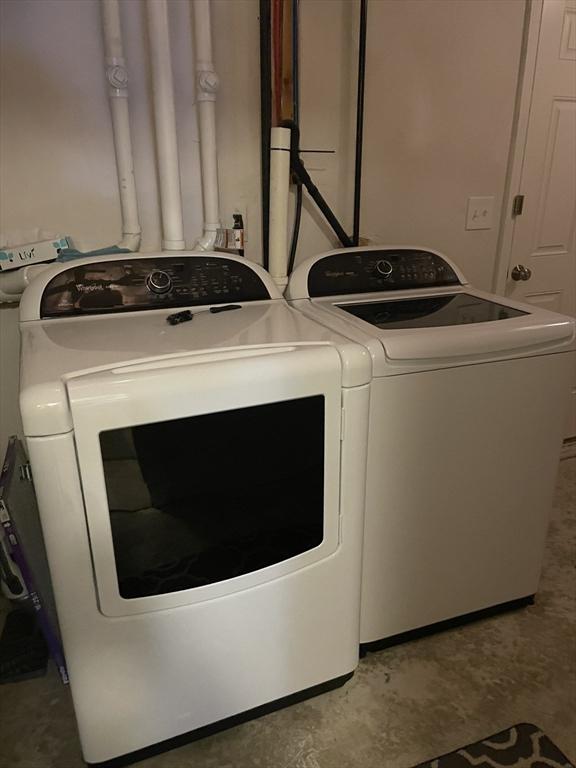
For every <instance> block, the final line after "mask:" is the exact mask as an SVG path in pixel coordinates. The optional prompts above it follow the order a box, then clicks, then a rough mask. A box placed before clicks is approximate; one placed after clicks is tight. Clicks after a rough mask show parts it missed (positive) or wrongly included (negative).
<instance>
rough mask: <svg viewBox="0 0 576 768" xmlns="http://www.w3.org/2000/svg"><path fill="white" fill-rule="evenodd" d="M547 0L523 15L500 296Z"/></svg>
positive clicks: (498, 274) (531, 2) (496, 283)
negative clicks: (543, 14)
mask: <svg viewBox="0 0 576 768" xmlns="http://www.w3.org/2000/svg"><path fill="white" fill-rule="evenodd" d="M543 10H544V0H527V2H526V11H525V16H524V34H523V40H522V51H521V54H520V67H519V72H518V86H517V90H516V104H515V108H514V121H513V124H512V136H511V140H510V152H509V156H508V170H507V173H506V185H505V189H504V198H503V200H504V201H503V204H502V215H501V217H500V232H499V236H498V248H497V252H496V264H495V268H494V278H493V284H492V289H493V291H494V293H497V294H499V295H500V296H505V295H506V282H507V279H508V268H509V265H510V256H511V253H512V245H513V242H514V227H515V223H516V221H515V218H514V216H512V205H513V202H514V198H515V197H516V195H518V194H520V193H521V189H520V185H521V181H522V172H523V170H524V157H525V151H526V139H527V136H528V126H529V123H530V111H531V107H532V95H533V91H534V81H535V78H536V66H537V63H538V43H539V39H540V27H541V23H542V13H543Z"/></svg>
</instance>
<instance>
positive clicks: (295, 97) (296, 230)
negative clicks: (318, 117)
mask: <svg viewBox="0 0 576 768" xmlns="http://www.w3.org/2000/svg"><path fill="white" fill-rule="evenodd" d="M298 6H299V0H292V120H293V122H294V126H295V128H294V129H293V130H297V126H299V119H300V67H299V63H300V62H299V58H300V55H299V54H300V45H299V32H300V30H299V23H298V22H299V19H298ZM296 136H297V137H298V139H299V137H300V133H299V131H298V133H297V134H294V133H293V134H292V135H291V137H290V151H291V152H292V153H293V152H298V151H299V147H298V146H295V147H294V146H292V141H293V139H294V138H295V137H296ZM302 202H303V195H302V184H300V183H299V182H297V183H296V204H295V208H294V226H293V227H292V240H291V242H290V253H289V256H288V274H289V275H291V274H292V270H293V269H294V262H295V261H296V249H297V248H298V237H299V235H300V222H301V220H302Z"/></svg>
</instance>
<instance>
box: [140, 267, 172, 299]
mask: <svg viewBox="0 0 576 768" xmlns="http://www.w3.org/2000/svg"><path fill="white" fill-rule="evenodd" d="M146 287H147V288H148V290H149V291H152V293H168V291H169V290H170V289H171V288H172V279H171V278H170V275H169V274H168V273H167V272H163V271H162V270H161V269H155V270H154V271H153V272H150V274H149V275H148V276H147V277H146Z"/></svg>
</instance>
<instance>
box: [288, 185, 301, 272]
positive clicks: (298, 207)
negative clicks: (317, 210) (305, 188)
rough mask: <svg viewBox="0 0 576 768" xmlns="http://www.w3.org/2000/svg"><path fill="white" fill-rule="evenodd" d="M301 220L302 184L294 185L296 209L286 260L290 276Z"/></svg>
mask: <svg viewBox="0 0 576 768" xmlns="http://www.w3.org/2000/svg"><path fill="white" fill-rule="evenodd" d="M301 219H302V184H301V183H300V182H297V183H296V207H295V209H294V226H293V228H292V242H291V244H290V256H289V258H288V274H289V275H291V274H292V271H293V269H294V262H295V260H296V248H297V247H298V235H299V234H300V221H301Z"/></svg>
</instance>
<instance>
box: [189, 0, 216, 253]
mask: <svg viewBox="0 0 576 768" xmlns="http://www.w3.org/2000/svg"><path fill="white" fill-rule="evenodd" d="M192 7H193V9H194V48H195V51H196V78H197V82H196V100H197V102H198V129H199V133H200V164H201V170H202V200H203V203H204V234H203V235H202V237H201V238H200V239H199V240H198V242H197V244H196V246H197V247H198V248H200V249H201V250H207V251H209V250H212V249H213V247H214V242H215V240H216V232H217V230H218V228H219V227H220V209H219V201H218V162H217V156H216V93H217V92H218V87H219V80H218V75H217V74H216V72H215V71H214V63H213V60H212V30H211V23H210V1H209V0H193V3H192Z"/></svg>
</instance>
